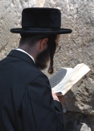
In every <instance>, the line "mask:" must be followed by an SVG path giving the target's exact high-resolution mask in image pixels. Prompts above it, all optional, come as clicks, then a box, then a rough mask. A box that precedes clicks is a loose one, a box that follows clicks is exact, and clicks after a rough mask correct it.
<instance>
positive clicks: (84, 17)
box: [0, 0, 94, 131]
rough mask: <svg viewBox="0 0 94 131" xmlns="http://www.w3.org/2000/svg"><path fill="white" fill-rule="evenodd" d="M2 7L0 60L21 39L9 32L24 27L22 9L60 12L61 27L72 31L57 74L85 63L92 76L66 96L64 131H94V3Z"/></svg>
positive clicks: (27, 2)
mask: <svg viewBox="0 0 94 131" xmlns="http://www.w3.org/2000/svg"><path fill="white" fill-rule="evenodd" d="M0 6H1V8H0V59H2V58H4V57H5V56H6V55H7V54H8V52H9V51H10V50H11V49H13V48H16V47H17V46H18V43H19V38H20V36H19V35H17V34H12V33H10V31H9V30H10V28H14V27H21V25H20V23H21V12H22V9H23V8H26V7H55V8H58V9H60V10H61V12H62V24H61V26H62V27H64V28H71V29H72V30H73V32H72V34H66V35H65V34H64V35H61V39H60V46H62V48H61V50H60V51H59V52H58V53H57V54H56V55H55V71H56V70H58V69H59V68H60V67H61V66H66V67H69V66H71V67H74V66H75V65H76V64H78V63H82V62H83V63H86V64H87V65H89V66H90V68H91V72H90V74H89V75H88V76H86V77H84V79H83V80H82V81H81V83H79V85H78V86H76V87H75V88H73V89H72V90H71V91H69V92H68V93H67V94H66V95H65V102H64V105H63V108H64V114H65V115H64V116H65V131H94V124H93V123H94V0H83V1H82V0H50V1H49V0H8V1H6V0H0ZM45 73H46V74H47V71H45ZM47 75H48V74H47ZM49 77H50V76H49Z"/></svg>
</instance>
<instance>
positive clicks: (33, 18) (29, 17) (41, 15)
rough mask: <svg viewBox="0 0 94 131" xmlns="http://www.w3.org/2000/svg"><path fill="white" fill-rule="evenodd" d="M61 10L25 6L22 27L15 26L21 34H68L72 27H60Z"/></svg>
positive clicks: (15, 30) (15, 29) (14, 30)
mask: <svg viewBox="0 0 94 131" xmlns="http://www.w3.org/2000/svg"><path fill="white" fill-rule="evenodd" d="M60 26H61V12H60V10H58V9H56V8H25V9H23V11H22V28H13V29H11V30H10V31H11V32H12V33H20V34H66V33H71V32H72V30H71V29H65V28H60Z"/></svg>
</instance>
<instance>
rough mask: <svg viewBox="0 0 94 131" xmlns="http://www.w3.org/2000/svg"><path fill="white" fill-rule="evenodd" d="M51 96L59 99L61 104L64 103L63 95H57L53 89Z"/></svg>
mask: <svg viewBox="0 0 94 131" xmlns="http://www.w3.org/2000/svg"><path fill="white" fill-rule="evenodd" d="M52 97H53V99H54V100H56V101H59V102H60V103H61V104H63V103H64V96H57V95H56V93H54V91H52Z"/></svg>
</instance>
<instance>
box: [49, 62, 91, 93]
mask: <svg viewBox="0 0 94 131" xmlns="http://www.w3.org/2000/svg"><path fill="white" fill-rule="evenodd" d="M89 71H90V68H89V67H88V66H87V65H85V64H84V63H81V64H78V65H76V66H75V67H74V68H61V69H60V70H59V71H58V72H57V73H56V74H55V75H53V76H52V77H51V78H50V80H49V81H50V84H51V87H52V90H53V91H54V92H55V93H56V94H57V95H65V94H66V93H67V92H68V91H69V90H70V89H71V88H72V87H73V86H74V85H75V84H76V83H77V82H78V81H79V80H80V79H82V78H83V76H85V75H86V74H87V73H88V72H89Z"/></svg>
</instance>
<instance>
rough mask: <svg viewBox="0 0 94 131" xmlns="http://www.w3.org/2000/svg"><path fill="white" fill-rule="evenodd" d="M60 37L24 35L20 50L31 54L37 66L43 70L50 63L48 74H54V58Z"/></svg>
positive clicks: (22, 35)
mask: <svg viewBox="0 0 94 131" xmlns="http://www.w3.org/2000/svg"><path fill="white" fill-rule="evenodd" d="M58 39H59V35H30V36H29V35H24V34H21V40H20V46H19V47H20V48H22V49H24V50H26V51H27V52H28V53H29V54H31V55H32V56H33V57H34V59H35V63H36V66H37V67H38V68H39V69H41V70H43V69H45V68H46V67H47V65H48V62H49V61H50V66H49V70H48V72H49V73H50V74H52V73H53V56H54V53H55V50H56V46H57V44H58Z"/></svg>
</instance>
